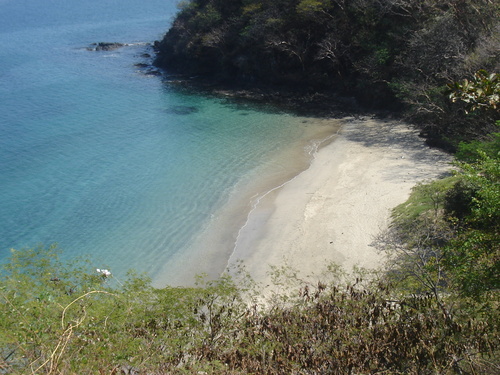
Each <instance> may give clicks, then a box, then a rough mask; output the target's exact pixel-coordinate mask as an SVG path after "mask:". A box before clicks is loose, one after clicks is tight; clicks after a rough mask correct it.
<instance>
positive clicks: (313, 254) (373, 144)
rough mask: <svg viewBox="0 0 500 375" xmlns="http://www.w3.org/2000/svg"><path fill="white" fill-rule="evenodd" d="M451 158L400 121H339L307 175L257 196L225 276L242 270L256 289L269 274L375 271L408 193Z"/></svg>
mask: <svg viewBox="0 0 500 375" xmlns="http://www.w3.org/2000/svg"><path fill="white" fill-rule="evenodd" d="M451 159H452V158H451V157H450V156H449V155H448V154H446V153H444V152H442V151H439V150H437V149H432V148H430V147H429V146H427V145H426V144H425V141H424V139H422V138H420V137H419V136H418V131H417V130H414V129H412V128H410V127H409V126H408V125H406V124H404V123H401V122H399V121H393V120H390V121H383V120H372V119H369V120H354V119H344V120H343V126H342V128H341V130H340V131H339V135H338V136H337V137H336V138H335V139H334V140H333V142H331V143H330V144H328V145H326V146H325V147H323V148H321V149H320V150H319V151H318V152H317V154H316V156H315V158H314V159H313V161H312V163H311V165H310V166H309V168H307V169H306V170H304V171H303V172H301V173H300V174H299V175H297V176H296V177H294V178H293V179H292V180H290V181H289V182H287V183H285V184H283V185H282V186H281V187H280V188H276V189H274V190H273V191H272V193H270V194H267V195H266V196H264V197H263V198H262V199H261V200H260V202H258V205H257V206H256V207H255V208H254V209H253V210H252V211H251V212H250V214H249V216H248V218H247V221H246V223H245V225H244V226H243V227H242V228H241V230H240V232H239V235H238V238H237V241H236V246H235V249H234V251H233V253H232V255H231V258H230V260H229V262H228V268H227V269H226V270H227V271H229V272H231V268H232V267H236V266H237V265H238V264H240V263H241V264H242V265H243V266H244V267H245V269H246V271H247V272H248V273H249V274H250V276H251V277H252V278H253V279H254V280H255V281H257V282H258V283H260V284H262V285H264V286H268V285H271V284H272V275H270V274H269V271H270V269H271V267H276V268H277V269H279V268H281V267H283V266H284V267H290V269H291V270H292V271H297V276H298V277H299V278H300V279H302V280H304V281H310V282H317V281H318V280H319V279H320V278H321V277H322V274H323V272H325V271H326V268H327V266H328V265H329V264H332V263H334V264H336V265H340V266H341V267H342V268H344V270H346V271H349V270H351V269H352V268H353V267H355V266H359V267H362V268H368V269H376V268H379V267H380V266H382V264H383V261H384V257H383V256H382V254H380V253H379V252H378V251H377V249H375V247H374V246H373V244H372V242H373V240H374V237H375V236H376V235H378V234H379V233H380V232H381V231H382V230H384V229H385V228H387V226H388V224H389V222H390V214H391V210H392V209H393V208H394V207H396V206H397V205H399V204H401V203H403V202H404V201H405V200H406V199H407V198H408V197H409V194H410V192H411V189H412V188H413V187H414V186H415V185H416V184H418V183H419V182H423V181H425V180H431V179H434V178H437V177H439V176H440V175H443V174H446V173H448V172H449V170H450V168H451V167H450V165H449V162H450V161H451Z"/></svg>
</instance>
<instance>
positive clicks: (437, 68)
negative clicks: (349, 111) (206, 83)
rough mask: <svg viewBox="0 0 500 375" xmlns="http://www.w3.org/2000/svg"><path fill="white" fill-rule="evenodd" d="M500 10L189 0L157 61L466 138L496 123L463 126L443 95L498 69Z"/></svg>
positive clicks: (468, 0) (452, 4)
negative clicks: (391, 114)
mask: <svg viewBox="0 0 500 375" xmlns="http://www.w3.org/2000/svg"><path fill="white" fill-rule="evenodd" d="M499 7H500V6H499V5H498V2H494V1H487V0H447V1H436V0H431V1H424V2H420V1H419V2H415V1H411V0H397V1H396V0H390V1H380V0H351V1H349V0H331V1H330V0H279V1H267V0H231V1H221V0H192V1H187V2H183V3H181V5H180V8H181V9H180V12H179V14H178V16H177V17H176V19H175V21H174V22H173V25H172V27H171V29H170V30H169V31H168V32H167V33H166V35H165V37H164V38H163V40H162V41H161V42H158V43H157V44H156V46H157V49H158V55H157V58H156V62H155V64H156V65H157V66H159V67H162V68H164V69H166V70H167V71H168V72H170V73H182V74H186V75H190V76H193V75H197V79H196V80H198V81H199V80H200V79H201V78H204V79H209V80H211V81H212V82H217V84H219V85H221V84H223V83H228V82H231V83H235V82H236V83H237V85H239V87H259V86H261V85H267V87H269V86H272V87H273V88H278V89H279V90H282V91H283V92H284V91H287V92H289V91H290V90H291V91H294V92H295V93H297V94H299V95H301V96H302V97H303V98H308V101H311V99H310V98H311V96H314V95H317V96H319V95H318V94H319V93H321V94H330V95H332V94H335V95H337V96H339V95H340V96H344V97H345V96H349V97H354V98H355V100H356V103H357V104H358V106H357V107H358V108H370V109H386V110H387V109H388V110H391V111H396V110H397V111H402V110H403V111H404V113H405V115H406V116H407V117H409V118H410V119H411V120H412V121H413V122H416V123H419V124H420V125H421V126H422V128H424V129H425V131H426V133H428V134H430V135H435V136H440V137H441V138H443V136H444V137H450V136H451V137H452V138H461V139H468V138H471V137H478V136H481V135H483V134H485V133H489V132H490V131H491V130H492V128H491V126H490V124H491V123H493V122H492V121H491V119H484V118H483V119H477V118H475V119H473V120H474V121H472V122H471V120H470V119H469V120H468V123H467V125H465V124H464V123H463V120H459V119H458V118H457V116H456V112H457V111H456V110H457V108H456V107H453V106H450V105H449V103H447V102H446V101H444V100H443V93H444V92H445V88H446V84H447V83H450V82H454V81H458V80H460V79H463V78H470V77H472V76H473V74H474V72H476V71H477V70H479V69H485V70H489V71H498V69H499V61H500V48H499V46H500V21H499V19H500V18H499V17H498V15H499V11H500V10H499ZM331 105H332V107H333V106H334V105H335V100H334V99H332V100H331ZM437 123H439V126H437V125H436V124H437Z"/></svg>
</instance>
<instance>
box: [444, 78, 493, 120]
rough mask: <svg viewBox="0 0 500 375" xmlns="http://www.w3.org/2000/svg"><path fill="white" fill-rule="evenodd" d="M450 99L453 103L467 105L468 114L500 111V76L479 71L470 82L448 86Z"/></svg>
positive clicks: (464, 81)
mask: <svg viewBox="0 0 500 375" xmlns="http://www.w3.org/2000/svg"><path fill="white" fill-rule="evenodd" d="M448 88H449V93H448V97H449V98H450V99H451V101H452V102H457V101H459V100H460V101H462V102H464V103H466V106H467V112H474V111H479V110H498V109H500V107H499V106H500V74H498V73H488V72H487V71H486V70H479V71H477V72H476V73H475V74H474V78H473V79H472V80H471V81H469V80H467V79H464V80H463V81H461V82H454V83H450V84H448Z"/></svg>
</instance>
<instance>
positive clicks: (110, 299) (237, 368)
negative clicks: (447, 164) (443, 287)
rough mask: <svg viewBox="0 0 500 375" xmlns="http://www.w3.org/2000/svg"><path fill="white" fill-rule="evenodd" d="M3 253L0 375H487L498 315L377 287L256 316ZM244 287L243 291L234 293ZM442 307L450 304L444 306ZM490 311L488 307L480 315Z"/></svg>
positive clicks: (133, 281)
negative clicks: (451, 308)
mask: <svg viewBox="0 0 500 375" xmlns="http://www.w3.org/2000/svg"><path fill="white" fill-rule="evenodd" d="M92 271H93V272H87V271H86V270H85V265H83V266H82V265H68V264H62V263H60V262H59V261H58V258H57V251H56V249H55V248H53V247H52V248H49V249H44V248H35V249H31V250H25V251H14V252H13V254H12V258H11V261H10V262H9V263H8V264H7V265H6V267H5V269H4V271H3V273H2V278H1V280H0V311H1V313H0V316H1V319H0V354H1V357H0V373H9V374H28V373H29V374H70V373H78V374H95V373H110V374H121V373H124V374H129V373H134V374H142V373H148V374H166V373H168V374H176V373H178V374H182V373H200V372H202V373H218V374H224V373H227V374H229V373H230V374H248V373H254V374H263V373H266V374H320V373H321V374H324V373H330V374H359V373H364V374H368V373H379V372H384V373H389V374H401V373H405V374H412V373H414V374H417V373H418V374H434V373H479V372H481V373H495V372H496V371H498V368H499V367H498V366H499V364H498V363H495V362H494V361H495V354H498V351H497V350H498V345H499V342H498V332H499V331H498V322H499V319H498V318H499V317H498V312H497V310H495V309H491V308H485V305H481V306H479V305H475V304H472V305H468V304H467V302H468V301H466V300H455V302H456V303H461V304H463V305H464V306H467V305H468V306H469V307H467V308H460V309H456V310H455V311H454V312H453V313H450V312H447V313H444V312H443V310H442V306H441V305H440V303H438V301H436V299H435V298H434V297H433V296H432V295H429V294H421V295H418V296H417V295H413V296H402V295H400V293H399V292H397V291H396V289H394V288H393V287H391V286H390V285H389V284H387V283H385V282H382V281H377V282H372V283H364V284H363V283H358V282H359V280H357V283H356V284H354V285H352V284H347V285H346V286H345V287H340V286H339V285H335V284H329V285H327V284H318V285H317V286H311V285H303V286H302V287H301V288H300V290H299V292H298V293H296V294H288V295H284V294H283V295H273V296H272V298H271V299H270V300H269V301H267V302H266V303H265V305H259V304H257V303H256V302H252V301H253V297H255V296H256V293H255V291H252V289H249V288H247V287H246V286H249V285H250V284H245V283H243V284H241V282H240V284H239V285H241V286H238V287H236V285H235V283H234V282H233V281H232V280H231V279H230V278H226V277H223V278H221V279H220V280H217V281H215V282H210V283H206V284H204V285H200V286H199V287H197V288H165V289H154V288H152V287H151V286H150V284H149V283H148V281H147V280H145V279H143V278H139V277H136V276H133V275H131V276H130V277H129V278H128V279H127V280H126V281H125V282H124V283H119V282H118V281H117V280H114V279H113V277H112V276H111V275H107V273H104V272H102V270H101V272H100V273H96V272H95V270H92ZM245 285H246V286H245ZM451 300H453V298H451V297H450V301H451ZM490 307H491V306H490Z"/></svg>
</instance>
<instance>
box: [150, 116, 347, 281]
mask: <svg viewBox="0 0 500 375" xmlns="http://www.w3.org/2000/svg"><path fill="white" fill-rule="evenodd" d="M294 121H296V122H297V126H300V129H301V130H300V131H301V134H302V135H301V137H299V138H298V139H297V140H295V141H294V142H292V143H289V144H286V147H282V146H279V147H277V149H276V150H274V151H273V153H271V154H270V155H269V157H268V158H266V159H265V160H264V161H263V162H262V163H261V164H260V165H259V166H257V167H256V168H254V169H252V170H250V171H249V172H248V173H247V174H245V175H244V176H243V177H242V178H241V179H240V180H239V182H238V183H237V184H236V185H234V186H233V187H232V189H231V190H230V191H228V192H227V196H226V199H225V202H224V203H223V204H222V205H221V206H220V207H219V208H218V209H217V210H216V211H215V212H213V213H212V215H211V219H210V220H208V221H207V222H206V223H205V225H204V228H203V229H202V230H201V231H200V232H199V233H198V235H197V236H196V237H195V238H194V239H193V240H192V241H191V242H190V243H189V244H188V246H186V248H184V249H182V251H179V252H178V253H176V254H174V255H173V256H172V257H171V258H170V259H169V260H168V261H167V263H165V264H163V265H162V267H161V269H160V271H159V272H157V273H156V274H155V275H154V277H153V286H155V287H160V288H161V287H165V286H167V285H168V286H188V287H189V286H194V285H195V283H196V278H197V276H200V275H204V276H205V277H206V280H215V279H217V278H219V277H220V276H221V275H222V274H224V273H225V271H226V269H227V268H228V266H229V260H230V258H231V256H232V254H233V252H234V250H235V246H236V243H237V241H238V237H239V234H240V232H241V229H242V228H243V227H244V226H245V223H246V222H247V220H248V217H249V214H250V213H251V212H252V211H253V210H254V209H255V207H256V206H258V205H259V203H260V201H261V200H262V199H263V198H266V199H267V196H271V195H272V194H273V192H274V191H276V190H279V189H280V188H281V187H282V186H284V185H286V184H288V183H289V182H290V181H292V180H293V179H295V178H296V177H297V175H300V174H301V173H302V172H303V171H304V170H307V169H308V168H309V167H310V166H311V163H312V162H313V160H314V158H315V155H316V154H317V152H318V149H320V148H322V147H324V145H325V144H329V142H330V140H331V139H332V138H333V137H335V135H336V134H337V133H338V131H339V129H340V127H341V125H340V120H339V119H334V118H321V119H318V118H311V117H304V116H296V117H295V120H294ZM179 270H182V271H179Z"/></svg>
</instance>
